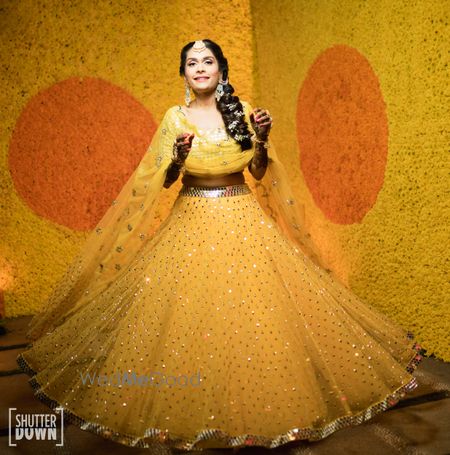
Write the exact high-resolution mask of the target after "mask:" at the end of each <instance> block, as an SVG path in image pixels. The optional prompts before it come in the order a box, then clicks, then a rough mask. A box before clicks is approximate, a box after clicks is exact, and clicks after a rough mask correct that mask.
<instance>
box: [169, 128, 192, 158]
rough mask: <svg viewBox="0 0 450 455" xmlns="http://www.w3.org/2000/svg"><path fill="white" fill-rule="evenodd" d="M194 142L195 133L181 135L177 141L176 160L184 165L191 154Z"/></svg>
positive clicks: (175, 147)
mask: <svg viewBox="0 0 450 455" xmlns="http://www.w3.org/2000/svg"><path fill="white" fill-rule="evenodd" d="M193 140H194V133H181V134H179V135H178V136H177V138H176V139H175V143H174V145H173V148H174V151H173V152H174V160H175V161H176V162H179V163H184V161H185V160H186V158H187V156H188V155H189V152H190V151H191V147H192V141H193Z"/></svg>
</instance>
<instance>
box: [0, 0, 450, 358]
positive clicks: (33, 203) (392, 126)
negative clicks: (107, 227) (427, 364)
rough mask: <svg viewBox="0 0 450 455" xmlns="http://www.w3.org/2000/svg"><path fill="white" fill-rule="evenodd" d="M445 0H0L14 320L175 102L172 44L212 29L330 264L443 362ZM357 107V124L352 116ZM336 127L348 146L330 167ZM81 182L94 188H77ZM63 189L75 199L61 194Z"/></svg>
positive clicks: (5, 228) (6, 227)
mask: <svg viewBox="0 0 450 455" xmlns="http://www.w3.org/2000/svg"><path fill="white" fill-rule="evenodd" d="M444 8H445V2H438V1H429V2H417V3H416V5H414V6H410V2H406V1H404V2H401V1H398V2H389V1H386V0H384V1H381V2H380V1H377V2H375V1H373V2H371V1H365V2H362V1H347V2H338V1H328V2H322V1H304V0H291V1H284V0H271V1H268V0H254V1H250V0H233V1H230V2H222V3H220V2H219V3H217V2H213V3H208V2H203V1H199V0H192V1H191V2H188V3H186V2H182V1H180V0H174V1H170V2H168V1H163V0H161V1H154V2H148V1H145V0H134V1H125V0H122V1H114V2H109V1H99V2H91V1H89V0H79V1H77V2H73V1H65V0H62V1H57V0H52V1H43V2H34V1H32V0H22V1H13V0H9V1H3V2H2V7H1V9H0V24H1V27H0V36H1V41H0V57H1V59H2V62H3V65H2V68H1V70H0V71H1V73H0V77H1V83H2V91H1V92H0V101H1V103H0V110H1V116H0V122H1V128H0V173H1V174H0V178H1V185H0V198H1V201H2V204H1V205H0V212H1V213H0V217H1V218H0V219H1V220H2V221H1V223H0V239H1V240H0V290H5V300H6V314H7V316H18V315H23V314H30V313H33V312H35V311H36V310H37V309H38V308H39V306H40V305H41V304H42V302H44V300H45V297H46V296H47V295H48V294H49V293H50V290H51V287H52V285H53V284H54V283H55V282H56V281H57V279H58V278H59V277H60V276H61V275H62V273H63V271H64V270H65V267H66V265H67V264H68V263H69V262H70V260H71V258H72V257H73V255H74V254H75V253H76V251H77V250H78V248H79V246H80V245H81V243H82V242H83V240H84V238H85V237H86V234H87V232H88V230H89V229H88V226H92V225H93V222H95V219H96V217H98V216H99V213H101V211H102V208H103V207H104V204H105V198H106V199H107V198H108V197H110V196H111V194H112V193H113V192H114V191H115V190H116V189H117V188H120V184H121V183H123V181H124V178H125V177H126V175H127V174H128V173H129V172H131V169H132V167H133V163H135V162H136V160H137V159H138V157H139V155H140V154H142V153H143V152H144V149H145V146H146V144H148V143H149V142H150V139H151V134H152V133H153V131H154V128H155V126H156V125H157V124H158V122H159V121H160V120H161V117H162V115H163V113H164V112H165V110H166V109H167V107H168V106H171V105H173V104H179V103H182V102H183V97H184V87H183V83H182V79H181V78H179V77H178V65H179V61H178V59H179V51H180V49H181V47H182V46H183V45H184V44H185V43H186V42H188V41H191V40H194V39H201V38H210V39H213V40H215V41H217V42H218V43H219V44H220V45H221V46H222V48H223V50H224V53H225V55H226V56H227V58H228V60H229V64H230V68H231V72H230V80H231V83H232V84H233V85H234V87H235V88H236V90H237V94H238V95H239V96H241V97H242V98H243V99H247V100H249V101H251V102H253V105H254V106H256V105H262V106H264V107H267V108H269V109H270V111H271V113H272V115H273V116H274V118H275V124H274V130H273V138H274V142H275V144H276V145H277V148H278V153H279V155H280V156H281V158H282V159H283V161H284V162H285V164H286V165H287V168H288V172H289V174H290V176H291V178H292V181H293V182H294V187H295V191H296V192H297V195H298V196H299V197H301V198H302V199H303V200H304V201H305V204H306V206H307V209H308V216H309V218H310V220H311V224H312V226H313V229H314V231H313V234H314V236H315V238H316V239H317V240H318V242H319V243H320V245H321V248H322V249H323V252H324V254H325V255H326V257H327V258H328V259H329V261H330V262H331V264H332V266H333V268H334V269H335V270H336V272H337V273H338V274H339V275H340V276H341V278H342V280H343V281H344V282H346V283H347V284H348V285H349V286H350V287H351V288H352V289H353V291H354V292H355V293H356V294H358V295H359V296H361V297H362V298H363V299H364V300H366V301H368V302H370V303H372V304H374V305H375V306H378V307H379V308H380V309H382V310H383V311H384V312H385V313H386V314H388V315H390V316H391V317H392V318H393V319H395V320H397V321H398V322H399V323H401V324H402V325H403V326H404V327H405V328H406V327H407V328H410V329H411V330H413V331H414V332H415V333H416V335H417V336H418V338H419V340H420V341H421V344H422V345H423V346H424V347H425V348H427V350H428V353H429V354H432V353H434V354H435V355H436V356H437V357H439V358H443V359H445V360H449V359H450V351H449V348H448V342H447V333H448V327H447V325H446V321H447V320H448V317H449V314H448V311H449V310H448V303H449V302H448V295H450V292H449V284H448V283H449V280H448V278H449V273H448V272H449V270H448V259H447V258H446V248H444V247H443V246H444V245H446V244H447V243H448V231H447V232H446V231H445V229H444V228H445V220H447V225H448V214H449V208H448V205H446V200H445V198H444V195H445V194H446V192H445V190H446V188H445V187H444V185H446V182H447V181H448V167H447V168H446V167H445V165H444V157H443V156H444V155H443V154H444V152H445V147H446V145H447V144H448V124H449V114H448V108H447V107H446V104H445V103H444V96H445V94H447V93H448V89H447V85H446V79H445V78H446V77H447V76H446V75H447V71H448V68H447V67H446V66H445V65H446V64H445V62H444V58H445V55H446V52H447V51H446V46H445V42H446V40H445V36H444V26H445V24H446V23H447V22H448V20H447V18H446V16H445V11H444ZM447 25H448V24H447ZM336 46H340V47H336ZM339 59H341V60H339ZM340 61H344V62H345V65H343V72H342V73H339V74H336V75H335V74H334V73H333V72H332V69H333V65H336V64H339V62H340ZM328 63H330V65H329V66H328V68H329V69H328V70H327V71H325V72H324V73H323V74H322V72H323V71H322V70H323V68H327V64H328ZM353 69H354V70H355V71H353ZM321 71H322V72H321ZM346 75H347V76H349V77H350V79H351V84H350V83H347V84H346V83H345V82H346V81H345V77H344V76H346ZM339 78H341V79H339ZM365 78H367V80H368V81H369V82H370V84H367V87H366V85H365V83H364V82H365V80H366V79H365ZM323 84H326V87H327V88H326V90H325V91H323V93H322V91H321V90H322V89H321V88H322V85H323ZM336 84H337V85H336ZM355 87H356V89H357V90H356V91H354V88H355ZM335 93H337V94H338V95H339V96H338V97H335V98H333V94H335ZM256 99H257V101H258V102H256V101H255V100H256ZM108 100H109V101H110V102H108ZM361 100H362V101H361ZM371 103H373V105H374V106H376V109H374V110H373V111H371V110H370V105H371ZM77 106H79V109H78V108H77ZM74 111H77V112H76V114H77V115H76V116H73V115H72V114H73V112H74ZM333 112H335V113H336V115H334V116H333V115H332V114H333ZM330 115H331V117H332V118H331V117H330ZM353 116H355V118H356V121H355V122H354V124H353V123H351V122H349V121H347V122H345V121H346V120H348V119H350V118H351V119H353ZM330 118H331V120H332V121H330ZM74 119H75V121H74ZM74 123H75V124H74ZM47 125H51V128H50V129H49V130H48V131H47V130H46V129H45V128H46V127H47ZM302 125H303V127H302ZM329 125H334V129H332V128H330V127H329ZM341 129H342V131H345V133H346V134H341V136H342V137H338V136H339V131H341ZM333 134H334V135H333ZM373 137H375V138H376V141H373V140H372V138H373ZM321 138H326V140H325V141H324V140H322V139H321ZM334 139H336V141H337V143H338V145H339V147H340V148H342V147H348V149H349V151H348V153H347V154H342V153H341V154H340V155H339V159H340V160H339V162H337V163H336V166H334V162H333V141H334ZM377 141H378V142H377ZM374 142H376V143H375V145H374ZM353 146H354V147H353ZM352 147H353V148H352ZM352 150H353V152H352ZM354 150H356V152H355V151H354ZM36 151H37V152H36ZM41 151H45V158H46V161H45V162H39V160H37V157H38V156H39V153H40V152H41ZM38 152H39V153H38ZM372 152H373V153H372ZM108 154H110V155H111V157H110V159H108ZM66 155H67V156H68V157H69V159H66V158H65V157H66ZM128 155H130V156H131V157H129V156H128ZM321 157H322V158H323V159H322V161H321V163H319V164H320V165H319V164H317V163H315V161H319V160H320V158H321ZM91 162H94V163H98V170H97V172H93V171H92V169H89V167H90V168H92V167H93V166H88V165H87V164H86V163H91ZM60 163H63V164H64V165H63V166H62V167H61V168H60V169H61V171H60V172H59V173H58V172H55V171H54V169H55V168H56V165H57V164H58V165H59V164H60ZM367 163H369V164H370V166H369V167H367V166H366V164H367ZM49 169H50V170H49ZM58 169H59V168H58ZM52 170H53V172H52ZM61 176H62V177H61ZM67 176H70V182H67V180H69V179H67V178H66V179H64V177H67ZM341 177H342V178H341ZM86 181H87V182H90V181H94V182H95V184H96V185H97V187H98V188H99V189H100V191H98V192H97V194H96V193H95V192H94V193H87V192H86V190H85V187H86V186H89V185H86ZM45 182H47V183H45ZM327 182H330V184H329V185H328V186H327ZM178 186H179V185H174V186H173V188H172V189H171V191H168V192H167V193H166V197H167V199H168V201H169V200H170V199H171V198H172V197H173V194H174V192H176V191H177V190H178ZM94 187H95V185H94ZM329 188H331V189H332V191H331V192H328V191H329ZM108 191H109V192H110V193H111V192H112V193H111V194H110V193H108ZM105 193H106V196H104V198H103V199H102V198H101V197H98V194H105ZM322 194H324V195H322ZM74 195H75V197H74ZM77 196H78V197H77ZM341 196H342V197H341ZM66 200H67V201H69V202H68V203H67V204H71V206H70V209H67V207H63V206H62V205H61V204H60V205H58V203H57V202H58V201H59V203H64V201H66ZM353 200H355V201H357V204H356V203H355V204H353ZM342 201H344V202H345V203H343V202H342ZM67 204H66V205H67ZM168 206H169V204H168ZM72 209H73V210H72ZM164 215H165V214H164V213H161V214H160V216H161V218H162V217H164ZM83 226H84V227H83ZM445 318H447V320H446V319H445Z"/></svg>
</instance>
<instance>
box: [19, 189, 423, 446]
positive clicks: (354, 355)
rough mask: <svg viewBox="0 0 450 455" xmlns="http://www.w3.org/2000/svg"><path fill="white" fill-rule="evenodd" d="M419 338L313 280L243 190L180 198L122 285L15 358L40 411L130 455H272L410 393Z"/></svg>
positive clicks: (333, 286)
mask: <svg viewBox="0 0 450 455" xmlns="http://www.w3.org/2000/svg"><path fill="white" fill-rule="evenodd" d="M422 351H423V350H422V349H421V347H420V346H419V345H418V344H417V343H416V342H414V340H413V335H412V334H411V333H409V332H405V331H403V330H402V329H401V328H400V327H398V326H397V325H395V324H394V323H393V322H392V321H390V320H389V319H388V318H387V317H386V316H384V315H383V314H381V313H380V312H379V311H377V310H376V309H375V308H373V307H371V306H369V305H368V304H366V303H364V302H362V301H361V300H360V299H359V298H358V297H357V296H356V295H355V294H353V293H352V292H351V291H350V290H349V289H348V288H346V287H345V286H344V285H343V284H342V283H341V282H339V281H338V280H336V279H334V278H332V277H331V275H329V274H328V273H327V272H325V271H324V270H322V269H321V268H320V267H318V266H316V265H315V264H314V263H313V262H312V261H311V260H310V259H308V257H307V256H305V255H304V254H303V253H302V252H301V251H300V250H299V249H298V248H297V247H296V246H295V245H294V244H293V243H291V242H290V241H289V240H288V239H287V238H286V237H285V236H284V235H283V234H282V233H281V231H280V230H279V229H278V227H277V225H276V223H275V222H274V221H273V220H272V219H271V218H270V217H269V216H268V215H267V214H266V213H265V212H264V211H263V209H262V208H261V206H260V205H259V204H258V202H257V200H256V197H255V196H254V194H253V193H252V192H251V190H250V189H249V187H248V186H247V184H245V183H244V184H240V185H231V186H226V187H216V188H206V187H205V188H195V187H186V186H184V187H182V189H181V191H180V193H179V195H178V197H177V199H176V201H175V204H174V206H173V207H172V209H171V211H170V214H169V216H168V217H167V218H166V219H165V220H164V222H163V223H162V224H161V225H160V227H159V229H158V230H157V231H156V232H155V234H154V235H153V236H152V237H151V238H150V239H149V240H148V241H147V243H146V244H145V245H144V246H143V248H142V250H141V253H140V254H139V256H138V257H136V258H135V260H134V261H133V263H131V264H130V265H129V266H128V267H126V269H125V270H124V271H123V273H122V274H121V275H120V277H119V279H118V280H116V281H115V282H113V283H112V284H111V285H110V287H108V288H107V289H106V290H105V291H104V292H103V293H101V294H100V295H97V296H95V297H93V298H92V301H90V302H88V303H87V304H86V305H85V306H83V307H81V308H80V309H79V310H78V311H77V312H76V313H74V314H73V315H72V316H71V317H70V318H68V319H67V320H66V321H65V322H64V323H63V324H61V325H60V326H58V327H57V328H56V329H55V330H54V331H53V332H51V333H50V334H47V335H45V336H44V337H42V338H40V339H39V340H37V341H36V342H35V343H34V344H33V345H31V346H30V347H29V349H28V350H26V351H25V352H23V353H22V354H21V355H20V356H19V357H18V363H19V365H20V366H21V367H22V369H23V370H24V371H26V372H27V373H28V374H29V375H30V376H31V379H30V382H31V385H32V387H33V388H34V389H35V394H36V396H37V397H38V398H39V399H41V400H42V401H43V402H45V403H47V404H48V405H49V406H51V407H52V408H55V407H57V406H60V407H63V408H64V418H65V419H66V420H69V421H70V422H72V423H74V424H76V425H79V426H80V427H81V428H82V429H84V430H88V431H92V432H94V433H97V434H100V435H102V436H104V437H106V438H110V439H112V440H114V441H116V442H119V443H122V444H125V445H128V446H136V447H154V446H157V445H159V446H161V445H163V446H166V447H172V448H179V449H185V450H201V449H203V448H226V447H241V446H249V445H250V446H264V447H270V448H273V447H277V446H280V445H282V444H285V443H287V442H290V441H293V440H311V441H313V440H319V439H322V438H325V437H326V436H328V435H330V434H331V433H333V432H334V431H336V430H338V429H341V428H343V427H346V426H349V425H356V424H361V423H363V422H364V421H366V420H368V419H370V418H372V417H373V416H375V415H376V414H378V413H380V412H382V411H384V410H386V409H387V408H389V407H391V406H393V405H395V404H396V403H397V402H398V401H399V399H400V398H401V397H403V396H404V395H405V394H406V393H407V392H408V391H411V390H413V389H414V388H415V387H416V386H417V382H416V379H415V377H414V376H413V375H412V373H413V371H414V369H415V368H416V366H417V364H418V363H419V362H420V360H421V358H422V356H421V354H423V352H422Z"/></svg>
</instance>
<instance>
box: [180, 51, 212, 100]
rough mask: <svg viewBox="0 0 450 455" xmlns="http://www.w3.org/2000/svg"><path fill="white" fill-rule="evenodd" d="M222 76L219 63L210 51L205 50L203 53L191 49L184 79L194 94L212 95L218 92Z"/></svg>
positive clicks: (187, 56)
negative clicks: (211, 93)
mask: <svg viewBox="0 0 450 455" xmlns="http://www.w3.org/2000/svg"><path fill="white" fill-rule="evenodd" d="M220 76H221V73H220V72H219V63H218V62H217V59H216V57H214V54H213V53H212V51H211V50H210V49H208V48H205V49H203V50H202V51H201V52H195V51H194V50H193V49H192V48H191V49H189V51H188V52H187V55H186V64H185V67H184V77H185V79H186V81H187V83H188V84H189V85H190V86H191V88H192V90H193V91H194V93H210V92H212V91H214V90H216V87H217V84H218V83H219V79H220Z"/></svg>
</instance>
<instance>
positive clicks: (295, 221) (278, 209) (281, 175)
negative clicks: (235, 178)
mask: <svg viewBox="0 0 450 455" xmlns="http://www.w3.org/2000/svg"><path fill="white" fill-rule="evenodd" d="M242 104H243V106H244V113H245V118H246V120H247V123H248V124H249V126H250V128H251V122H250V112H251V111H252V110H253V108H252V107H251V106H250V104H249V103H246V102H243V103H242ZM268 156H269V163H268V166H267V169H266V173H265V174H264V176H263V178H262V179H261V180H258V181H256V182H255V184H254V188H255V192H256V198H257V199H258V202H259V203H260V205H261V206H262V208H263V209H264V210H265V211H266V213H267V214H268V215H269V216H271V217H272V218H273V219H274V220H275V221H276V223H277V225H278V226H279V227H280V229H281V231H282V232H283V233H284V235H285V236H286V237H288V238H289V239H290V240H291V241H292V242H293V243H295V244H296V245H297V246H298V247H299V248H300V250H301V251H302V252H303V253H304V254H305V255H306V256H308V257H309V259H311V260H312V261H313V262H314V263H315V264H316V265H318V266H319V267H321V268H323V269H325V270H326V271H327V272H332V271H331V269H329V268H328V266H327V262H326V260H325V258H324V257H323V254H322V253H321V251H320V248H319V247H318V245H317V244H316V243H315V242H314V240H313V238H312V236H311V232H310V230H309V229H308V227H307V223H306V217H305V204H304V203H303V202H302V201H301V200H299V199H298V198H296V197H294V194H293V192H292V188H291V185H290V182H289V177H288V175H287V172H286V169H285V167H284V165H283V163H282V162H281V161H280V159H279V158H278V155H277V153H276V148H275V145H274V144H273V142H272V140H271V139H270V136H269V149H268Z"/></svg>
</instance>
